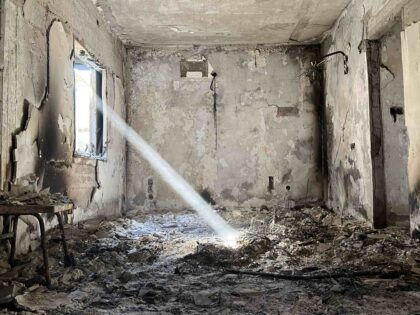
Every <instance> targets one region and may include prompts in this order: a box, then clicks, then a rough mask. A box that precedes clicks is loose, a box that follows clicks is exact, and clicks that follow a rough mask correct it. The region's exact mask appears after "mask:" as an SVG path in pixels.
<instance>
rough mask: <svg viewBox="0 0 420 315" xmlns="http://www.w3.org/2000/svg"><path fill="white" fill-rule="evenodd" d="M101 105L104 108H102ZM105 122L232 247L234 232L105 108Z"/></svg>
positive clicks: (122, 121) (128, 127) (139, 137)
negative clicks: (109, 123) (106, 120)
mask: <svg viewBox="0 0 420 315" xmlns="http://www.w3.org/2000/svg"><path fill="white" fill-rule="evenodd" d="M104 106H105V105H104ZM105 111H106V115H105V116H106V119H109V121H110V122H111V123H112V125H113V126H114V127H115V128H116V130H117V131H118V132H119V133H120V134H121V135H122V136H123V137H125V138H126V140H127V141H128V142H129V143H130V144H131V145H132V146H133V147H134V148H135V149H136V150H137V152H138V153H140V155H141V156H142V157H143V158H144V159H145V160H146V161H148V162H149V163H150V165H151V166H152V167H153V169H154V170H155V171H156V172H157V173H158V174H159V175H160V177H161V178H162V179H163V180H164V181H165V182H166V183H167V184H168V185H169V186H170V187H171V188H172V189H173V190H174V191H175V192H176V193H177V194H178V195H179V196H180V197H181V198H182V199H183V200H184V201H185V202H186V203H187V204H189V205H190V206H191V207H192V208H193V209H194V210H196V211H197V213H198V214H199V215H200V216H201V218H202V219H203V220H204V221H205V222H206V223H207V224H208V225H209V226H210V227H211V228H212V229H213V230H214V231H215V232H216V233H217V234H218V235H219V237H221V238H222V240H223V241H224V242H225V244H226V246H230V247H232V246H235V244H236V243H237V241H236V240H237V237H238V233H237V231H236V230H234V229H233V228H232V227H231V226H230V225H229V224H228V223H227V222H226V221H225V220H224V219H223V218H222V217H221V216H220V215H218V214H217V213H216V212H215V211H214V209H213V208H212V207H211V206H210V205H209V204H208V203H207V202H206V201H205V200H204V199H203V198H202V197H201V196H200V195H199V194H198V193H197V192H196V191H195V190H194V189H193V188H192V187H191V185H190V184H188V183H187V181H186V180H185V179H184V178H182V176H180V175H179V174H178V173H177V172H176V171H175V170H174V169H173V168H172V167H171V166H170V165H169V164H168V162H166V161H165V160H164V159H163V158H162V157H161V156H160V155H159V153H157V152H156V151H155V150H154V149H153V148H152V147H151V146H150V145H149V144H148V143H147V142H146V141H144V140H143V138H142V137H141V136H140V135H139V134H138V133H137V132H135V131H134V129H133V128H131V127H130V126H129V125H128V124H127V123H126V122H125V121H124V120H123V119H122V118H121V117H120V116H119V115H118V114H117V113H115V112H114V111H113V110H112V109H111V108H109V107H106V108H105Z"/></svg>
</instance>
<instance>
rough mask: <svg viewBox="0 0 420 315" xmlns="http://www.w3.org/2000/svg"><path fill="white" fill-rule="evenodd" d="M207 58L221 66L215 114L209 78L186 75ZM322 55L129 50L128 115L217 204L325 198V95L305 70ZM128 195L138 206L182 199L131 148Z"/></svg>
mask: <svg viewBox="0 0 420 315" xmlns="http://www.w3.org/2000/svg"><path fill="white" fill-rule="evenodd" d="M202 57H204V58H205V59H207V60H208V62H209V64H210V65H211V67H212V68H213V69H214V71H215V72H216V73H217V74H218V76H217V79H216V80H217V105H216V108H217V111H216V113H215V112H214V109H213V107H214V106H213V93H212V91H211V90H210V85H211V81H212V78H211V76H209V77H206V78H181V75H180V62H181V60H183V59H186V60H189V59H195V60H197V59H202ZM317 58H318V48H317V47H306V48H299V47H296V48H281V47H258V48H255V47H225V48H221V47H217V48H205V47H195V48H194V49H193V48H191V49H175V48H173V49H171V48H165V49H147V48H144V49H140V48H133V49H130V50H129V51H128V67H127V72H128V79H127V83H128V84H129V87H128V93H127V102H128V103H127V104H128V108H127V113H128V115H127V117H128V122H129V124H130V125H131V126H133V127H134V129H135V130H136V131H137V132H139V134H140V135H141V136H143V137H144V138H145V140H146V141H147V142H149V143H150V144H151V145H152V146H153V147H154V148H155V149H156V150H157V151H158V152H159V153H160V154H161V155H162V156H163V158H164V159H166V160H167V161H168V162H169V163H170V164H171V165H172V166H173V167H174V168H175V169H176V170H177V171H178V172H179V173H180V174H181V175H182V176H184V177H185V178H186V179H187V181H189V182H190V183H191V184H192V185H193V187H194V188H195V189H196V190H197V191H199V192H200V193H202V194H203V195H204V196H206V198H207V199H208V200H210V199H213V200H214V201H215V202H217V203H218V204H220V205H224V206H249V207H260V206H261V205H264V204H266V205H271V204H272V205H277V204H283V203H284V202H286V201H289V200H293V201H295V202H305V201H318V200H321V199H322V171H321V165H322V161H321V160H322V157H321V152H320V151H321V150H320V148H321V144H320V128H319V108H320V103H321V99H320V98H319V96H321V93H320V92H319V90H318V89H319V87H318V83H314V84H312V83H311V82H310V79H309V78H308V77H307V76H305V75H303V76H301V74H302V73H303V72H305V70H307V69H308V68H309V66H310V62H311V61H315V60H317ZM216 126H217V128H216ZM216 130H217V132H216ZM216 137H217V146H216ZM270 177H272V179H271V180H272V186H273V187H269V186H270ZM127 201H128V204H129V206H130V207H131V208H135V207H150V206H152V207H155V206H156V207H158V208H182V207H184V206H185V205H184V203H183V202H181V200H180V199H179V198H177V197H176V196H175V194H174V193H173V192H172V191H171V189H170V188H169V187H168V186H167V185H166V184H164V183H163V182H162V181H161V180H160V179H159V178H158V177H157V176H156V174H155V173H154V171H153V170H152V169H151V168H150V166H149V165H148V164H147V163H146V162H144V161H143V160H142V159H141V158H140V157H139V155H138V154H137V153H136V152H135V151H134V150H133V149H132V148H129V150H128V158H127Z"/></svg>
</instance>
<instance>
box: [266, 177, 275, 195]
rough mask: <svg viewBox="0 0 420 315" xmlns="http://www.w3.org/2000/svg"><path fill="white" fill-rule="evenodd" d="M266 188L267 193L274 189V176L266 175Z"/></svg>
mask: <svg viewBox="0 0 420 315" xmlns="http://www.w3.org/2000/svg"><path fill="white" fill-rule="evenodd" d="M267 189H268V192H269V193H272V192H273V190H274V177H273V176H269V177H268V187H267Z"/></svg>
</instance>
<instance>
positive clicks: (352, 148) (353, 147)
mask: <svg viewBox="0 0 420 315" xmlns="http://www.w3.org/2000/svg"><path fill="white" fill-rule="evenodd" d="M350 149H351V150H352V151H353V150H354V149H356V143H352V144H350Z"/></svg>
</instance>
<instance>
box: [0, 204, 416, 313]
mask: <svg viewBox="0 0 420 315" xmlns="http://www.w3.org/2000/svg"><path fill="white" fill-rule="evenodd" d="M223 216H225V217H226V219H227V220H228V221H229V222H231V223H234V226H235V227H236V228H237V229H238V230H239V231H240V233H241V235H242V237H241V239H240V240H239V243H238V246H237V247H236V248H230V247H226V246H225V245H224V243H223V239H219V238H218V237H217V236H215V235H213V233H212V231H210V230H209V229H208V227H207V226H206V224H205V223H203V222H202V221H201V220H200V219H199V217H198V216H197V215H196V214H195V213H190V212H185V213H178V214H164V213H161V214H154V215H146V214H143V215H141V214H135V213H131V214H130V215H129V216H128V217H126V218H124V219H119V220H117V221H114V222H110V221H102V222H101V221H99V220H96V221H89V222H85V223H81V224H79V225H77V226H71V227H67V231H66V234H67V236H68V239H69V241H68V243H69V247H70V250H71V251H72V252H73V254H74V255H75V257H76V261H77V266H76V267H73V268H65V267H64V264H63V262H62V253H61V248H60V244H59V239H60V238H59V233H58V232H56V231H55V232H54V233H52V234H51V236H50V257H51V258H50V264H51V271H52V278H53V290H47V289H46V288H45V287H44V286H42V284H41V282H42V276H41V275H40V274H39V271H40V268H41V266H42V259H41V253H40V252H39V251H36V252H32V253H30V254H28V255H26V256H23V257H20V259H21V264H20V265H19V266H17V267H15V268H13V269H12V270H10V268H9V266H7V263H6V262H5V261H3V262H0V303H2V304H3V307H4V310H3V311H1V310H0V314H10V313H13V312H16V313H19V312H45V313H47V314H110V313H112V314H203V313H210V314H214V313H221V314H283V313H285V314H314V313H320V314H418V313H419V312H420V304H419V302H418V299H419V298H420V281H419V280H420V278H419V270H420V269H419V268H420V249H419V246H418V245H419V244H418V243H417V242H416V241H414V240H411V239H410V238H409V237H408V230H407V229H402V228H389V229H386V230H383V231H376V230H373V229H372V228H370V227H369V226H367V225H364V224H360V223H359V222H356V221H354V220H352V219H350V218H341V217H339V216H337V215H335V214H333V213H331V212H329V211H328V210H325V209H322V208H318V207H317V208H303V209H264V210H263V211H259V210H258V211H244V210H241V211H239V210H234V209H230V210H229V209H228V210H227V211H224V212H223ZM0 257H7V255H2V256H0ZM3 267H4V268H3ZM286 279H287V280H286Z"/></svg>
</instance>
